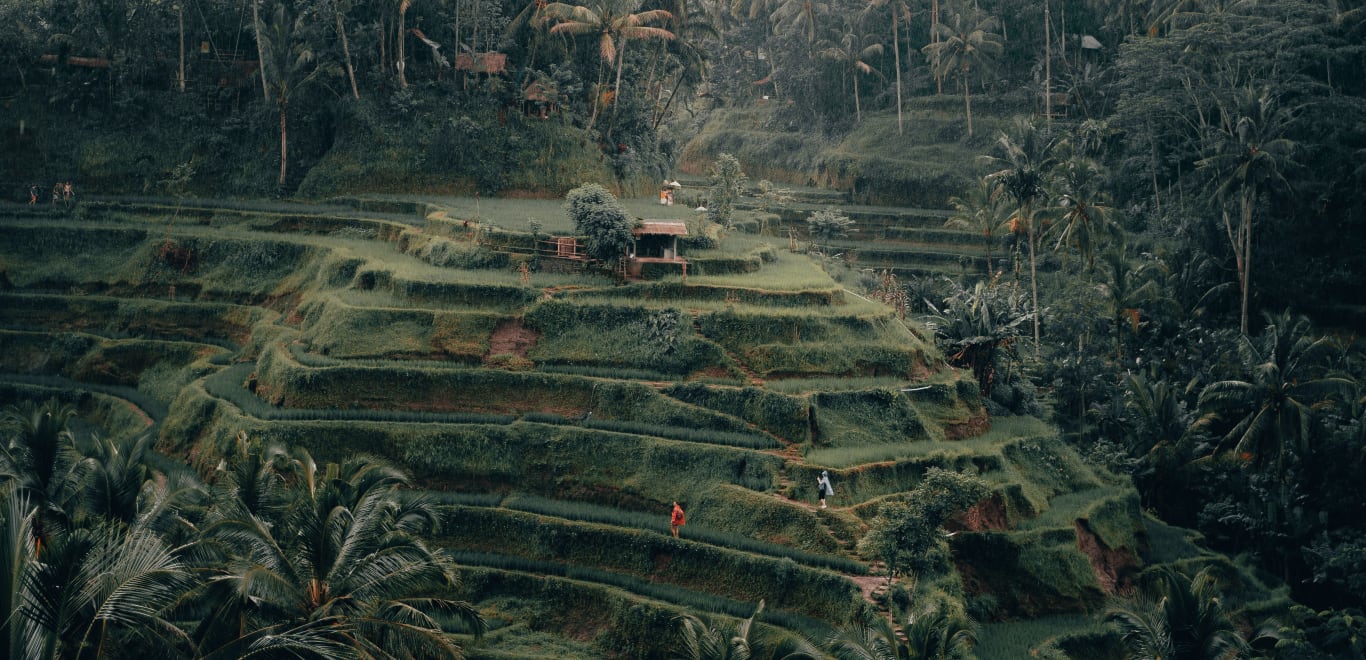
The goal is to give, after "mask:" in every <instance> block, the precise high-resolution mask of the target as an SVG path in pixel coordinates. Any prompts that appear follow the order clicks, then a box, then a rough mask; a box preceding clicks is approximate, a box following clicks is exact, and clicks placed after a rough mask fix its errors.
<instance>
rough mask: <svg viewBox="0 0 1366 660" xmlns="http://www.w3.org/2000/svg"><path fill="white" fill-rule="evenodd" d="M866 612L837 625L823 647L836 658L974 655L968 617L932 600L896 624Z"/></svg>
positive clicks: (947, 659)
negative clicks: (959, 614) (848, 624)
mask: <svg viewBox="0 0 1366 660" xmlns="http://www.w3.org/2000/svg"><path fill="white" fill-rule="evenodd" d="M900 628H901V632H902V634H903V635H904V639H903V638H902V637H901V636H898V634H897V630H896V627H894V626H893V625H892V622H891V621H889V620H888V619H886V618H884V617H882V616H879V615H877V614H874V613H871V612H870V613H868V614H867V615H866V616H865V617H863V618H862V619H860V620H857V621H856V622H855V623H854V624H853V625H850V626H842V627H840V628H837V629H836V630H835V632H834V633H832V634H831V636H830V638H829V639H828V640H827V641H826V644H825V650H826V651H827V652H828V653H830V655H832V656H834V657H835V658H837V659H838V660H966V659H968V658H974V657H976V656H974V655H973V652H972V650H973V647H975V646H976V645H977V633H976V631H975V630H974V626H973V625H972V622H971V620H969V619H966V618H964V617H961V616H954V615H952V614H950V613H949V612H948V610H947V609H946V608H944V607H941V606H937V605H935V604H933V603H931V604H929V605H927V606H925V607H922V608H921V609H920V610H918V611H915V612H911V613H909V614H908V615H907V617H906V620H905V621H904V622H903V623H902V625H901V626H900Z"/></svg>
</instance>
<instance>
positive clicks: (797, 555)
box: [437, 493, 868, 575]
mask: <svg viewBox="0 0 1366 660" xmlns="http://www.w3.org/2000/svg"><path fill="white" fill-rule="evenodd" d="M437 497H438V499H439V501H442V502H445V503H449V504H464V505H467V506H490V505H487V504H481V503H479V502H485V503H486V502H488V501H490V499H481V497H487V496H479V497H477V496H470V495H457V494H455V493H447V494H442V495H439V496H437ZM462 498H469V499H464V500H463V501H461V499H462ZM493 506H502V507H504V508H507V509H513V510H516V511H525V512H527V513H535V514H538V515H542V516H549V517H552V518H563V519H565V520H572V521H575V522H589V523H600V524H604V525H615V526H617V527H631V528H637V529H649V530H654V531H657V532H659V533H660V534H668V533H669V522H668V519H667V517H666V516H663V515H657V514H652V513H645V512H641V511H623V510H621V509H614V508H611V507H605V506H599V505H596V504H588V503H585V502H573V501H568V500H551V499H546V498H543V497H536V496H534V495H521V494H515V495H509V496H506V497H504V498H502V499H501V501H500V502H498V504H497V505H493ZM688 538H689V539H691V540H694V541H698V542H700V543H707V544H710V545H715V546H720V547H723V548H730V549H732V550H742V551H745V552H751V553H754V554H758V555H767V556H770V557H780V558H787V559H791V560H792V561H795V562H797V563H798V564H803V565H805V566H812V567H815V568H824V569H828V570H832V571H837V572H840V573H844V574H851V575H865V574H867V573H868V567H867V566H866V565H864V564H862V563H861V562H858V561H855V560H853V559H849V558H847V557H837V556H832V555H822V554H817V553H814V552H806V551H803V550H798V549H796V548H790V547H788V546H785V545H779V544H777V543H766V542H764V541H760V540H757V539H755V538H753V537H750V536H745V535H743V534H736V533H732V532H724V531H721V530H716V529H710V528H707V527H703V526H701V525H696V524H689V525H688Z"/></svg>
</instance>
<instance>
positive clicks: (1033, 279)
mask: <svg viewBox="0 0 1366 660" xmlns="http://www.w3.org/2000/svg"><path fill="white" fill-rule="evenodd" d="M1021 213H1022V214H1023V215H1024V217H1025V218H1026V220H1025V222H1026V223H1027V224H1026V225H1025V240H1027V241H1029V291H1030V295H1031V296H1032V297H1033V301H1034V358H1035V359H1038V357H1039V352H1040V351H1039V274H1038V269H1037V267H1036V265H1035V264H1036V262H1035V259H1034V212H1033V210H1032V209H1030V208H1029V205H1028V204H1026V205H1025V207H1024V209H1022V210H1021Z"/></svg>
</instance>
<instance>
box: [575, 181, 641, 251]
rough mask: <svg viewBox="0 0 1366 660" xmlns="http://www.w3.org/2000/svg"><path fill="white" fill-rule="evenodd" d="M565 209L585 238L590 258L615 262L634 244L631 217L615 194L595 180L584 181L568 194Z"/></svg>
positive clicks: (577, 230)
mask: <svg viewBox="0 0 1366 660" xmlns="http://www.w3.org/2000/svg"><path fill="white" fill-rule="evenodd" d="M564 199H565V203H564V210H565V213H567V214H569V219H570V220H573V221H574V230H575V231H576V232H578V233H579V234H581V235H583V236H584V237H585V238H586V243H585V245H584V249H585V251H586V252H587V253H588V256H589V258H591V259H594V260H596V261H612V260H613V259H617V258H619V257H621V256H622V255H624V254H626V250H627V249H628V248H630V246H631V226H632V224H633V223H632V221H631V218H630V216H628V215H626V209H624V208H622V206H621V203H620V202H618V201H617V198H616V196H615V195H613V194H612V193H611V192H609V191H608V190H607V189H606V188H603V187H602V186H600V185H598V184H596V183H585V184H583V185H581V186H579V187H578V188H575V189H573V190H571V191H569V193H568V194H567V195H565V198H564Z"/></svg>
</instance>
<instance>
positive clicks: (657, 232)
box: [631, 220, 688, 236]
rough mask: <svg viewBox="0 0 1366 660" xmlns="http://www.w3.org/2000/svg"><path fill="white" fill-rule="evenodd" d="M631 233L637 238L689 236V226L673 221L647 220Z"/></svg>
mask: <svg viewBox="0 0 1366 660" xmlns="http://www.w3.org/2000/svg"><path fill="white" fill-rule="evenodd" d="M631 233H632V234H635V235H636V236H687V235H688V225H687V223H684V222H675V221H671V220H646V221H645V222H643V223H641V225H640V226H639V227H636V228H635V229H632V230H631Z"/></svg>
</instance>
